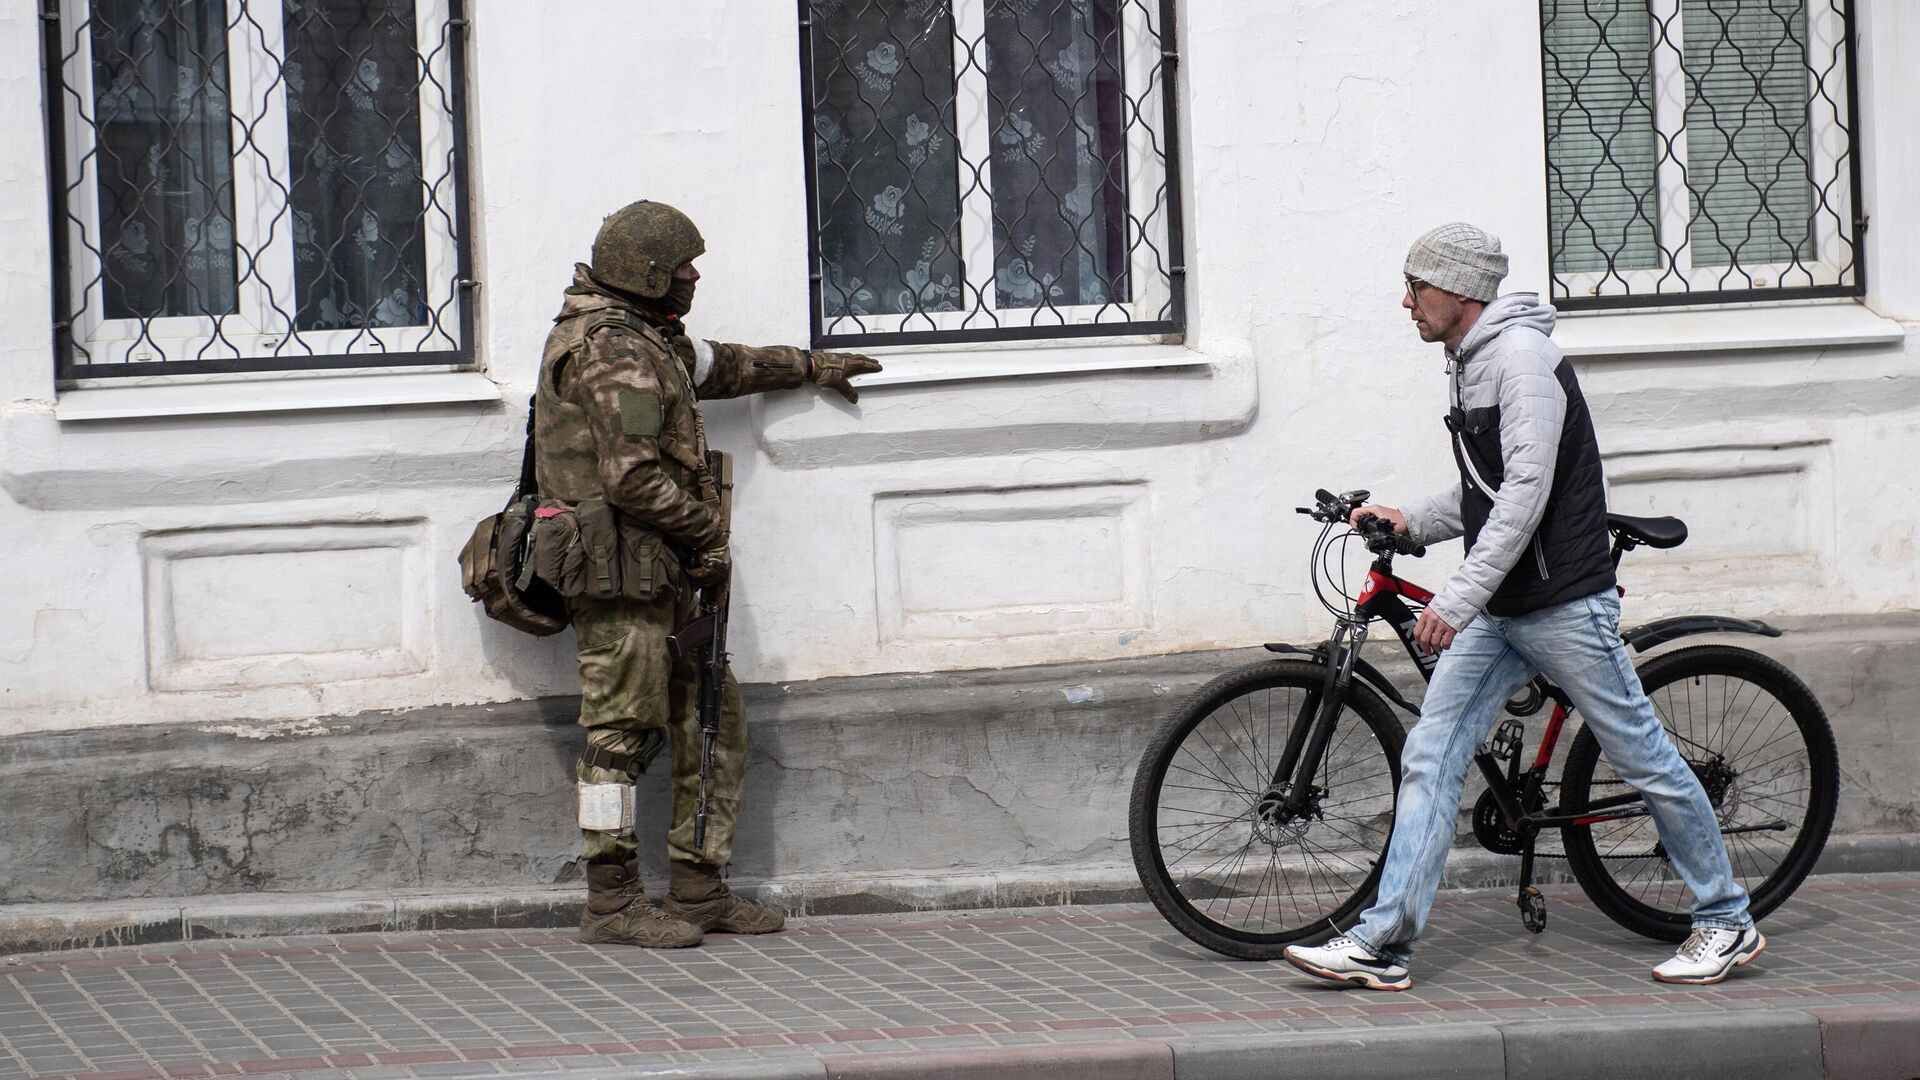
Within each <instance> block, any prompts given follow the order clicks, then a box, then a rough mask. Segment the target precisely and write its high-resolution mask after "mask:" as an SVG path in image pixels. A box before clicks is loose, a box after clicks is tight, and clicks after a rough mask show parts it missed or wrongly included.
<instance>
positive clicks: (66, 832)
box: [0, 616, 1920, 936]
mask: <svg viewBox="0 0 1920 1080" xmlns="http://www.w3.org/2000/svg"><path fill="white" fill-rule="evenodd" d="M1789 628H1790V630H1791V632H1790V633H1789V634H1788V635H1787V636H1786V637H1784V638H1781V639H1778V640H1765V639H1757V638H1753V639H1747V640H1748V641H1749V642H1750V643H1753V644H1755V645H1756V646H1757V647H1759V648H1761V649H1762V650H1763V651H1765V652H1767V653H1768V654H1770V655H1773V656H1775V657H1777V658H1779V659H1781V660H1782V661H1783V662H1785V663H1787V664H1788V665H1789V666H1790V667H1792V668H1793V669H1794V670H1795V671H1797V672H1799V673H1800V674H1801V675H1802V677H1803V678H1805V679H1806V680H1807V681H1808V682H1809V683H1810V684H1811V685H1812V686H1813V688H1814V690H1815V692H1816V693H1817V694H1818V695H1819V696H1820V698H1821V700H1822V702H1823V703H1824V704H1825V706H1826V708H1827V709H1828V711H1829V713H1830V715H1831V716H1832V718H1833V721H1834V726H1835V731H1836V734H1837V735H1838V738H1839V743H1840V748H1841V765H1842V773H1843V781H1842V794H1843V800H1842V806H1841V809H1840V814H1839V819H1838V821H1837V823H1836V827H1835V835H1836V840H1837V839H1839V838H1842V837H1867V836H1870V835H1872V834H1901V836H1902V837H1904V835H1905V834H1912V833H1917V832H1920V775H1917V774H1916V773H1915V772H1914V770H1913V769H1912V762H1914V761H1916V760H1920V727H1916V726H1915V725H1913V724H1911V723H1909V722H1908V720H1907V718H1908V717H1910V716H1911V715H1912V714H1913V713H1914V712H1915V711H1916V706H1917V705H1920V700H1916V699H1920V684H1915V683H1914V682H1913V681H1912V679H1911V677H1910V676H1911V672H1913V671H1914V670H1916V669H1920V617H1912V616H1901V617H1898V618H1892V617H1882V618H1873V619H1865V618H1845V619H1822V620H1817V621H1816V620H1808V621H1805V622H1802V623H1801V624H1799V625H1797V626H1790V627H1789ZM1691 640H1706V639H1691ZM1267 656H1268V654H1266V653H1264V652H1262V651H1261V650H1258V649H1245V650H1233V651H1225V652H1212V653H1192V654H1183V655H1174V656H1164V657H1155V658H1150V659H1144V660H1128V661H1116V662H1111V663H1094V664H1074V665H1059V666H1049V667H1034V668H1021V669H1009V670H999V671H975V672H954V673H939V674H927V675H885V676H869V677H862V678H847V679H829V680H822V681H819V682H814V683H806V684H763V685H756V686H751V687H748V688H747V700H748V708H749V712H750V715H751V717H752V733H753V736H752V737H753V740H754V749H753V754H752V760H751V763H750V765H749V769H750V780H749V791H748V794H747V798H746V800H745V805H744V807H743V820H742V823H741V828H740V834H739V838H738V842H737V845H736V849H735V857H734V874H735V875H736V878H737V879H738V880H740V881H743V882H755V883H761V886H760V888H761V889H762V890H763V893H764V895H766V896H768V897H770V898H773V899H777V900H778V901H779V902H780V903H782V904H783V905H784V906H786V907H788V908H789V909H792V910H796V911H816V912H824V911H860V910H881V909H885V908H890V907H931V906H982V905H992V904H1004V903H1058V902H1061V901H1063V900H1073V899H1084V900H1101V901H1110V900H1117V899H1125V898H1127V897H1128V896H1130V895H1132V894H1131V893H1130V892H1129V890H1131V889H1133V888H1135V887H1136V886H1137V883H1136V882H1135V881H1134V879H1133V874H1132V870H1131V864H1130V860H1129V857H1128V855H1127V851H1126V818H1127V814H1126V800H1127V794H1128V788H1129V784H1130V782H1131V779H1132V774H1133V769H1134V765H1135V762H1136V761H1137V759H1138V758H1139V756H1140V754H1141V752H1142V750H1143V748H1144V746H1145V744H1146V741H1147V739H1148V737H1149V736H1150V735H1151V733H1152V731H1153V729H1154V727H1155V725H1156V724H1157V722H1158V720H1159V719H1160V717H1162V716H1163V715H1165V714H1166V713H1167V712H1168V711H1169V710H1170V709H1171V708H1173V706H1174V705H1175V704H1176V703H1177V702H1178V701H1179V700H1180V699H1181V698H1182V697H1184V696H1185V695H1186V694H1187V693H1189V692H1190V691H1192V690H1193V689H1195V688H1197V687H1198V686H1200V685H1201V684H1202V683H1203V682H1205V681H1206V680H1207V679H1209V678H1211V677H1213V676H1214V675H1217V674H1219V673H1221V672H1223V671H1226V670H1228V669H1230V668H1233V667H1235V666H1238V665H1240V664H1244V663H1248V662H1252V661H1256V660H1260V659H1263V658H1266V657H1267ZM1383 659H1384V657H1383ZM1386 666H1388V668H1389V671H1390V672H1391V673H1393V674H1395V675H1396V677H1397V679H1398V681H1399V682H1400V683H1401V685H1403V686H1410V685H1411V684H1412V683H1413V681H1414V680H1413V679H1412V677H1411V675H1410V673H1409V666H1408V665H1406V664H1405V663H1404V661H1401V662H1400V663H1399V664H1398V665H1397V666H1395V665H1386ZM573 715H574V702H573V701H572V700H570V699H546V700H540V701H527V702H516V703H509V704H503V705H491V706H472V707H459V708H436V709H421V710H413V711H408V712H399V713H374V714H363V715H359V716H352V717H323V718H316V719H312V720H306V721H299V722H292V723H289V722H273V723H262V722H249V721H245V720H235V721H223V722H218V723H202V724H192V725H180V724H167V725H151V726H138V727H119V728H103V729H95V730H83V731H74V732H65V733H58V734H34V735H21V736H14V737H9V738H5V739H0V821H4V822H5V823H6V826H5V828H4V829H3V830H0V866H5V867H6V868H7V873H6V874H5V875H4V877H0V904H6V905H19V904H55V905H69V904H73V903H76V902H86V901H107V900H112V901H137V900H142V899H149V898H156V897H176V898H178V897H187V898H192V897H200V896H220V895H231V894H251V893H261V892H269V893H293V894H312V893H338V892H341V891H343V890H350V891H352V892H354V893H356V894H359V895H363V896H371V897H388V898H391V897H403V896H405V895H408V894H412V893H421V892H430V893H434V894H447V895H454V896H461V895H467V896H475V897H477V899H475V901H474V903H478V904H491V903H493V901H492V900H489V899H485V898H490V897H497V896H501V895H507V894H512V893H514V892H515V891H516V890H542V889H545V888H548V887H552V886H565V885H568V884H570V883H574V882H577V881H578V880H579V872H578V868H577V867H576V866H575V864H574V850H575V847H576V844H577V833H576V832H575V830H574V828H573V824H572V818H573V814H572V807H571V801H572V793H571V774H572V765H573V761H574V758H575V756H576V754H577V752H578V747H579V745H580V740H579V734H578V732H577V730H576V729H575V727H574V725H573ZM656 771H658V770H657V769H656ZM649 779H651V780H653V781H654V782H653V783H650V784H645V785H643V787H644V792H645V796H644V799H643V806H642V807H641V820H642V822H644V823H647V824H648V825H651V826H653V827H655V828H658V827H659V823H661V822H662V821H663V820H664V817H665V813H666V799H665V783H664V779H662V778H657V777H653V778H649ZM1475 794H1477V785H1470V791H1469V796H1470V797H1471V796H1472V795H1475ZM644 827H645V826H643V828H644ZM662 848H663V845H661V846H660V847H656V848H654V849H653V850H649V851H647V852H646V858H647V860H648V862H649V863H650V864H651V867H652V870H653V872H654V873H656V874H659V873H661V872H663V867H664V850H662ZM1913 852H1914V848H1913V847H1912V846H1911V844H1910V842H1909V841H1908V840H1906V839H1904V838H1885V839H1878V840H1865V839H1862V840H1860V841H1858V842H1857V843H1849V844H1838V843H1836V845H1835V849H1834V858H1836V859H1838V860H1840V861H1841V862H1842V863H1844V864H1845V865H1837V866H1836V867H1835V868H1836V869H1848V870H1857V869H1864V868H1866V866H1864V865H1857V863H1861V862H1865V863H1868V864H1872V865H1876V866H1877V865H1880V864H1882V863H1885V864H1887V865H1889V866H1891V865H1896V864H1897V865H1903V866H1904V865H1908V862H1907V861H1906V860H1910V859H1911V857H1912V854H1913ZM1462 854H1463V855H1464V854H1465V853H1464V852H1463V853H1462ZM1849 860H1851V861H1849ZM1511 861H1512V860H1492V861H1486V860H1483V861H1482V862H1480V863H1476V862H1473V861H1472V860H1468V861H1466V862H1463V863H1462V864H1461V872H1462V873H1463V874H1466V875H1467V879H1466V880H1467V881H1469V882H1472V883H1489V882H1490V881H1491V880H1497V879H1493V878H1488V877H1486V876H1485V875H1486V874H1492V873H1497V872H1498V868H1499V867H1502V866H1506V865H1508V864H1509V863H1511ZM1480 866H1484V867H1485V869H1484V870H1482V869H1473V868H1474V867H1480ZM1010 868H1017V871H1015V870H1011V869H1010ZM1507 872H1508V873H1511V871H1510V870H1508V871H1507ZM482 894H484V896H482ZM386 902H387V901H385V900H380V901H376V903H386ZM183 903H186V902H185V901H178V900H170V901H163V902H161V903H160V906H161V907H167V906H175V907H176V910H178V905H181V904H183ZM456 907H457V905H456ZM395 910H397V908H396V909H395ZM235 917H236V918H237V917H238V916H235ZM516 917H517V916H516ZM223 918H224V916H223ZM370 918H372V920H373V921H374V922H383V921H384V920H385V918H386V915H385V914H374V915H371V916H370ZM490 925H491V924H490ZM83 936H91V935H83Z"/></svg>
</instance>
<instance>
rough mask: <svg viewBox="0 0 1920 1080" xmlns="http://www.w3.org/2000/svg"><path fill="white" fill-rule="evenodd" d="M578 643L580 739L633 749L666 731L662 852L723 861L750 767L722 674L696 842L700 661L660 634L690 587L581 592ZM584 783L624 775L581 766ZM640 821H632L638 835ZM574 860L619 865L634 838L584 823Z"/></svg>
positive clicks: (682, 615)
mask: <svg viewBox="0 0 1920 1080" xmlns="http://www.w3.org/2000/svg"><path fill="white" fill-rule="evenodd" d="M568 606H569V610H570V611H571V612H572V615H573V626H574V632H575V634H576V635H577V637H578V642H579V658H580V724H581V726H583V727H585V728H586V729H587V745H588V746H592V747H598V748H600V749H602V750H605V751H607V752H609V753H614V754H624V755H633V754H637V753H639V752H640V751H641V750H643V749H645V748H646V747H647V746H648V744H649V743H650V742H652V741H653V740H654V739H656V738H658V735H656V734H654V733H657V732H660V731H661V730H662V729H664V731H665V734H666V740H667V744H668V746H669V748H670V750H671V759H672V778H671V782H672V786H673V821H672V822H670V823H669V825H668V828H667V855H668V857H669V858H671V859H673V860H674V861H676V862H687V863H702V864H705V865H707V866H715V867H718V866H725V865H726V864H727V862H728V861H729V860H730V859H732V858H733V831H734V828H735V826H736V825H737V824H738V822H739V819H740V785H741V781H742V780H743V779H744V777H745V775H746V766H747V714H746V709H745V706H744V705H743V704H742V702H741V698H740V684H739V683H737V682H735V681H734V678H733V672H732V671H728V672H727V685H726V688H725V690H724V691H723V692H722V694H721V697H720V730H719V732H718V733H717V734H716V735H715V737H714V740H713V779H712V783H711V785H710V786H709V788H708V792H707V833H706V843H705V844H704V845H703V846H701V847H695V846H694V842H693V811H694V805H695V804H696V803H697V802H698V801H699V792H700V719H699V715H698V707H697V706H698V702H699V692H700V669H699V666H698V664H697V663H696V661H695V659H694V658H693V657H687V658H684V659H681V660H680V661H678V662H675V661H674V659H673V657H672V656H671V655H670V654H669V653H668V652H667V635H668V634H670V633H672V632H673V629H674V628H675V627H677V626H679V625H682V624H683V623H685V622H686V621H687V620H688V619H690V618H691V617H692V616H693V615H694V614H695V607H694V601H693V591H692V590H691V589H686V590H679V591H678V592H677V593H676V592H675V591H669V592H668V593H667V594H665V595H663V596H661V597H659V598H657V599H654V600H625V599H615V600H585V599H578V600H573V601H571V602H570V603H569V605H568ZM578 771H579V777H580V779H582V780H587V781H598V782H605V781H626V780H628V779H629V778H628V776H627V775H626V774H624V773H619V772H615V771H613V770H611V769H603V768H599V767H596V766H589V765H585V764H582V765H581V766H580V767H579V770H578ZM641 828H642V824H641V823H639V822H636V823H635V833H638V832H639V831H640V829H641ZM580 836H581V851H580V855H581V858H582V859H583V860H584V861H586V862H595V863H626V862H629V861H631V860H632V859H633V857H634V853H635V851H636V849H637V847H638V842H637V838H636V836H623V835H618V834H615V833H604V832H589V831H587V830H585V829H583V830H581V833H580Z"/></svg>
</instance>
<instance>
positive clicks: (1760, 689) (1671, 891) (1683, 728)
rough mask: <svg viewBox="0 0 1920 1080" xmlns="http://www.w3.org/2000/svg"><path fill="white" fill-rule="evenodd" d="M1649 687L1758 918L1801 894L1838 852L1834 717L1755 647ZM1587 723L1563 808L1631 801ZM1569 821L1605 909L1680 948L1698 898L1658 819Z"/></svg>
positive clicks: (1651, 675)
mask: <svg viewBox="0 0 1920 1080" xmlns="http://www.w3.org/2000/svg"><path fill="white" fill-rule="evenodd" d="M1640 681H1641V685H1642V686H1644V687H1645V688H1646V692H1647V697H1648V698H1649V699H1651V700H1652V701H1653V707H1654V711H1655V712H1656V713H1658V714H1659V716H1660V722H1661V723H1662V724H1663V725H1665V727H1666V729H1667V734H1668V736H1670V737H1671V738H1672V739H1673V741H1674V745H1675V746H1676V747H1677V748H1678V749H1679V751H1680V756H1681V757H1683V758H1685V759H1686V761H1687V764H1688V765H1689V766H1691V767H1692V769H1693V771H1694V774H1695V775H1696V776H1698V777H1699V778H1700V783H1701V786H1702V787H1704V788H1706V791H1707V798H1708V800H1709V801H1710V802H1712V803H1713V807H1714V812H1715V813H1716V815H1717V816H1718V817H1719V821H1720V832H1721V836H1722V837H1723V838H1724V839H1725V841H1726V846H1727V857H1728V859H1729V860H1730V861H1731V862H1732V864H1733V875H1734V877H1735V879H1736V880H1738V881H1739V882H1740V884H1741V885H1743V886H1744V887H1745V888H1746V890H1747V893H1748V896H1749V901H1748V909H1749V911H1750V913H1751V914H1752V915H1753V917H1754V918H1756V919H1758V918H1760V917H1762V916H1764V915H1766V914H1767V913H1768V912H1770V911H1772V910H1773V909H1774V908H1777V907H1779V906H1780V903H1781V902H1782V901H1784V900H1785V899H1786V898H1787V897H1788V896H1790V895H1792V893H1793V890H1795V889H1796V888H1799V886H1800V882H1801V881H1803V880H1805V878H1806V876H1807V874H1808V873H1809V872H1811V871H1812V869H1813V864H1814V861H1815V860H1816V859H1818V858H1819V857H1820V849H1821V848H1822V847H1824V846H1825V845H1826V842H1827V832H1828V830H1829V829H1831V828H1832V827H1833V813H1834V809H1835V807H1836V805H1837V803H1838V800H1839V785H1840V767H1839V761H1838V755H1837V753H1836V752H1835V750H1834V744H1833V730H1832V728H1831V727H1830V726H1829V725H1828V723H1827V714H1826V712H1825V711H1824V710H1822V709H1821V708H1820V702H1819V701H1818V700H1816V699H1815V698H1814V696H1813V692H1812V691H1811V690H1808V689H1807V686H1806V684H1805V683H1803V682H1801V681H1800V680H1799V679H1798V678H1797V677H1796V676H1795V675H1794V674H1793V673H1792V672H1790V671H1788V670H1787V669H1786V668H1784V667H1782V666H1781V665H1780V664H1779V663H1777V662H1776V661H1774V660H1771V659H1769V658H1768V657H1765V656H1762V655H1760V654H1759V653H1756V652H1753V651H1751V650H1749V649H1741V648H1734V647H1731V646H1726V645H1699V646H1694V647H1692V648H1687V649H1680V650H1678V651H1676V652H1670V653H1666V654H1664V655H1662V656H1658V657H1655V658H1654V659H1653V660H1650V661H1648V662H1647V663H1646V664H1645V665H1643V666H1642V667H1641V668H1640ZM1632 790H1633V789H1632V788H1631V787H1629V786H1628V785H1627V783H1626V782H1625V781H1624V780H1622V779H1620V777H1619V774H1617V773H1615V772H1614V771H1613V768H1612V766H1610V765H1608V764H1607V762H1606V761H1605V759H1604V758H1603V757H1602V756H1601V753H1600V744H1599V742H1598V740H1596V739H1595V738H1594V737H1593V732H1592V731H1591V730H1588V729H1586V728H1582V729H1581V730H1580V734H1579V735H1577V736H1576V737H1575V738H1574V740H1573V746H1572V747H1571V748H1570V749H1569V750H1568V751H1567V765H1566V769H1565V771H1564V772H1563V773H1562V774H1561V796H1562V805H1563V806H1564V807H1565V809H1566V811H1567V812H1568V813H1573V814H1578V813H1580V812H1581V810H1582V809H1584V808H1585V807H1587V806H1588V805H1589V804H1590V803H1591V802H1592V801H1593V800H1597V799H1605V798H1609V797H1612V796H1618V795H1623V794H1628V793H1631V792H1632ZM1631 809H1632V810H1634V811H1636V813H1635V814H1633V815H1632V816H1628V817H1623V818H1619V819H1616V820H1612V821H1600V822H1596V823H1594V824H1591V825H1586V826H1569V827H1567V828H1566V829H1563V830H1562V832H1561V835H1562V837H1563V839H1564V840H1565V842H1566V851H1567V862H1568V865H1569V868H1570V869H1571V870H1572V871H1573V875H1574V877H1575V878H1577V879H1578V880H1579V882H1580V885H1581V887H1582V888H1584V889H1585V890H1586V892H1587V895H1588V896H1590V897H1592V898H1593V903H1594V906H1596V907H1598V908H1599V909H1600V910H1601V911H1602V912H1603V913H1605V914H1606V916H1607V917H1608V918H1610V919H1612V920H1613V921H1615V922H1617V923H1619V924H1620V925H1621V926H1624V927H1626V928H1627V929H1629V930H1632V931H1634V932H1635V933H1639V934H1645V935H1646V936H1648V937H1651V938H1657V939H1660V940H1663V941H1679V940H1681V939H1682V938H1684V937H1686V936H1687V933H1688V931H1689V929H1690V927H1691V925H1692V921H1693V919H1692V911H1691V908H1692V904H1691V899H1690V898H1691V894H1690V893H1689V892H1688V890H1687V887H1686V885H1685V884H1683V883H1682V882H1681V881H1680V879H1679V877H1678V876H1677V875H1676V874H1675V873H1674V871H1673V867H1672V865H1671V864H1670V863H1669V862H1668V859H1667V853H1666V849H1665V848H1664V847H1663V846H1662V845H1661V844H1660V837H1659V835H1658V834H1657V833H1656V832H1655V830H1654V824H1653V819H1652V818H1650V817H1648V816H1646V815H1645V814H1644V813H1638V812H1637V811H1639V810H1640V807H1639V805H1637V804H1635V805H1632V806H1631Z"/></svg>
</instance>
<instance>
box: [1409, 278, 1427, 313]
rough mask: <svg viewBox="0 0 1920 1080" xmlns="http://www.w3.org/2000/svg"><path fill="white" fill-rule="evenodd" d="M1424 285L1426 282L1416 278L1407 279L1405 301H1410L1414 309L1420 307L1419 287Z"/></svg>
mask: <svg viewBox="0 0 1920 1080" xmlns="http://www.w3.org/2000/svg"><path fill="white" fill-rule="evenodd" d="M1425 284H1426V282H1424V281H1421V280H1420V279H1419V278H1417V277H1408V278H1407V299H1408V300H1410V301H1412V302H1413V304H1414V306H1415V307H1418V306H1419V305H1420V286H1422V285H1425Z"/></svg>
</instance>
